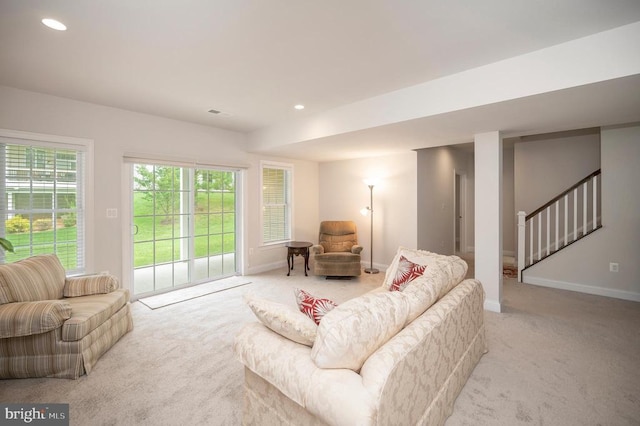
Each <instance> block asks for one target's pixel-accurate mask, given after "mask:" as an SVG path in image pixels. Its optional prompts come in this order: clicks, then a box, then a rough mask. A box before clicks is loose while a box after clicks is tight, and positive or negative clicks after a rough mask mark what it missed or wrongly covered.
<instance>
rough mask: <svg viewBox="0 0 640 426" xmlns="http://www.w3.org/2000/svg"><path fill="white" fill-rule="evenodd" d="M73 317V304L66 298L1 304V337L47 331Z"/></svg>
mask: <svg viewBox="0 0 640 426" xmlns="http://www.w3.org/2000/svg"><path fill="white" fill-rule="evenodd" d="M69 318H71V305H69V303H68V302H65V301H64V300H41V301H36V302H15V303H5V304H3V305H0V338H2V339H5V338H9V337H20V336H29V335H31V334H40V333H46V332H47V331H50V330H54V329H56V328H58V327H61V326H62V324H63V323H64V322H65V321H66V320H68V319H69Z"/></svg>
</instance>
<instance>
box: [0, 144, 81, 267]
mask: <svg viewBox="0 0 640 426" xmlns="http://www.w3.org/2000/svg"><path fill="white" fill-rule="evenodd" d="M85 156H86V154H85V152H84V150H83V149H80V148H76V147H73V146H65V145H62V144H61V145H59V147H56V145H55V144H52V143H44V142H42V143H41V142H40V141H24V140H22V141H20V142H19V143H11V142H9V141H7V138H2V139H1V140H0V157H1V158H0V170H1V171H0V173H2V176H1V182H0V187H1V190H2V199H1V200H0V203H2V204H1V207H2V209H1V210H2V216H3V220H2V223H1V224H0V228H1V229H0V231H1V232H2V234H3V235H4V236H5V238H7V239H8V240H9V241H11V243H12V244H13V246H14V251H15V253H4V262H6V263H10V262H15V261H17V260H20V259H24V258H27V257H29V256H33V255H37V254H46V253H55V254H56V255H58V257H59V258H60V261H61V262H62V264H63V266H64V267H65V269H66V270H67V273H69V274H73V273H83V272H85V263H86V259H85V197H84V193H85V188H84V179H85V162H86V160H85Z"/></svg>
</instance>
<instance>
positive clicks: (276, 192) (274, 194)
mask: <svg viewBox="0 0 640 426" xmlns="http://www.w3.org/2000/svg"><path fill="white" fill-rule="evenodd" d="M290 199H291V170H290V168H288V167H278V166H273V165H263V166H262V233H263V234H262V240H263V243H265V244H268V243H274V242H279V241H286V240H289V239H290V238H291V203H290Z"/></svg>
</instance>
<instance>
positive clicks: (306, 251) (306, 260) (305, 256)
mask: <svg viewBox="0 0 640 426" xmlns="http://www.w3.org/2000/svg"><path fill="white" fill-rule="evenodd" d="M309 270H310V269H309V249H308V248H307V249H306V250H305V252H304V276H305V277H307V276H308V275H307V271H309Z"/></svg>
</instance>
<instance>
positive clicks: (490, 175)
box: [474, 131, 502, 312]
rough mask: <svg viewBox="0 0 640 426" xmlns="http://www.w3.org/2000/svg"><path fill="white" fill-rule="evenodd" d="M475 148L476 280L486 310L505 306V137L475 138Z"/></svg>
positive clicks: (495, 133) (476, 136)
mask: <svg viewBox="0 0 640 426" xmlns="http://www.w3.org/2000/svg"><path fill="white" fill-rule="evenodd" d="M474 148H475V243H474V245H475V278H476V279H477V280H479V281H480V282H481V283H482V285H483V287H484V291H485V294H486V298H485V302H484V308H485V309H486V310H489V311H493V312H501V305H502V135H501V134H500V132H499V131H495V132H488V133H480V134H477V135H475V136H474Z"/></svg>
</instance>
